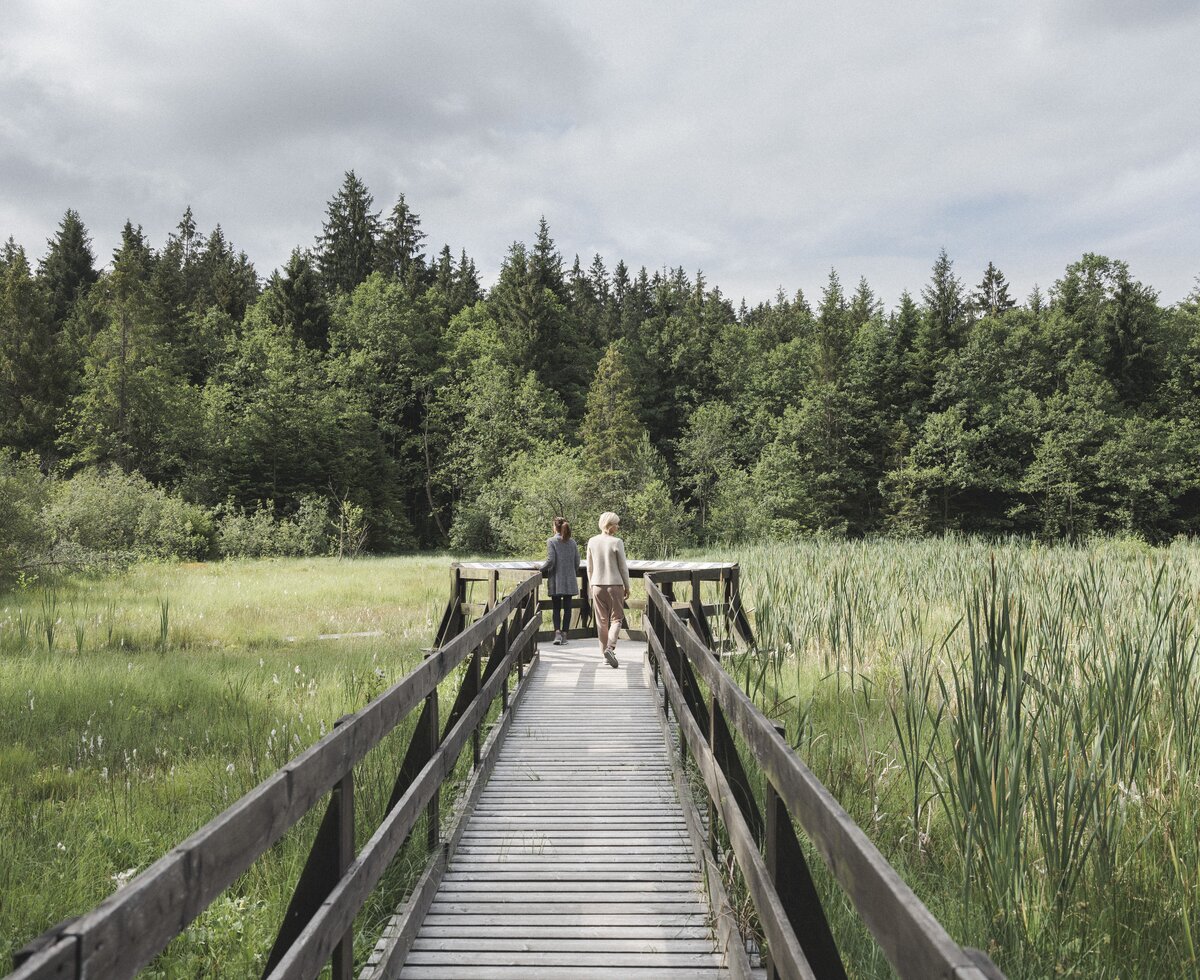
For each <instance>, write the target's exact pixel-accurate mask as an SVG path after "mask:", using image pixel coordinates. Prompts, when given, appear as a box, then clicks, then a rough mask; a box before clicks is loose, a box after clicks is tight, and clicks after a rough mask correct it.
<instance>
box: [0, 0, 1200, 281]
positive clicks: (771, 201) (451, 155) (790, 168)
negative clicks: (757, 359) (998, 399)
mask: <svg viewBox="0 0 1200 980" xmlns="http://www.w3.org/2000/svg"><path fill="white" fill-rule="evenodd" d="M1198 50H1200V4H1198V3H1196V2H1195V0H1186V2H1185V0H1136V2H1135V0H1038V2H1033V0H1009V2H1007V3H1003V4H1001V3H998V2H993V0H925V2H923V3H920V4H907V3H906V4H898V3H884V2H871V3H862V2H854V0H850V2H845V0H843V2H839V3H837V4H830V3H824V2H822V3H817V2H754V0H749V2H738V3H726V2H713V3H704V4H701V3H692V4H683V3H677V2H672V3H667V2H660V3H632V2H608V3H597V2H595V0H591V2H586V3H585V2H574V0H553V2H551V0H547V2H545V3H534V2H522V3H512V2H486V3H484V2H480V3H474V4H465V3H458V2H452V0H451V2H446V0H440V2H428V3H397V2H394V0H391V2H384V0H369V2H368V0H362V2H350V3H346V4H335V3H332V2H316V0H290V2H287V3H283V2H274V3H269V2H257V3H247V2H245V0H203V2H201V0H194V2H192V3H163V2H150V0H109V2H106V3H103V4H98V3H95V2H93V0H3V2H2V3H0V90H2V91H3V93H4V96H3V99H2V101H0V237H7V236H8V235H10V234H11V235H13V236H14V237H15V238H16V239H17V241H18V242H19V243H21V244H23V245H25V246H26V248H27V249H28V250H29V251H30V252H31V253H32V254H33V255H34V256H40V255H41V254H42V253H43V252H44V249H45V241H46V239H47V238H48V237H49V236H50V235H51V234H52V233H53V231H54V229H55V226H56V224H57V222H58V220H59V219H60V218H61V216H62V213H63V211H64V210H65V209H67V208H68V207H72V208H75V209H76V210H78V211H79V212H80V213H81V215H82V216H83V219H84V221H85V223H86V224H87V226H88V228H89V229H90V230H91V233H92V236H93V239H94V245H95V248H96V251H97V252H98V254H99V255H100V256H101V258H102V260H107V259H108V257H109V255H110V254H111V251H112V248H113V246H114V244H115V242H116V239H117V236H118V234H119V231H120V227H121V225H122V223H123V222H124V220H125V219H126V218H127V217H128V218H132V219H133V221H134V222H135V223H141V224H142V225H143V226H144V227H145V229H146V231H147V232H148V234H149V235H150V236H151V239H152V240H153V241H154V242H155V243H157V244H161V242H162V241H163V240H164V239H165V237H166V235H167V233H168V232H169V231H170V230H171V229H172V228H173V227H174V225H175V224H176V223H177V221H178V220H179V215H180V214H181V213H182V211H183V209H184V207H185V206H187V205H189V204H190V205H191V207H192V209H193V210H194V212H195V214H196V217H197V220H198V223H199V225H200V227H201V229H203V230H206V231H207V230H208V229H210V228H211V227H212V226H213V225H214V224H216V223H217V222H220V224H221V225H222V227H223V228H224V229H225V231H226V233H227V235H228V237H229V238H230V239H231V240H232V241H233V242H234V244H235V245H236V246H237V247H239V248H243V249H245V250H246V252H247V253H248V254H249V255H250V257H251V258H252V259H253V260H254V262H255V264H256V265H257V266H258V269H259V271H260V273H262V274H264V275H265V274H266V273H268V272H269V271H270V270H271V269H272V268H274V267H275V266H276V265H278V264H280V263H281V262H282V261H283V260H284V259H285V258H286V256H287V254H288V252H289V251H290V250H291V248H292V247H293V246H295V245H304V246H308V245H311V244H312V242H313V237H314V235H316V234H317V233H318V232H319V231H320V222H321V217H322V214H323V211H324V205H325V202H326V201H327V200H328V199H329V197H330V196H331V195H332V194H333V193H334V191H335V190H336V189H337V187H338V185H339V184H340V182H341V177H342V174H343V172H344V171H345V170H347V169H351V168H353V169H354V170H356V171H357V172H358V174H359V176H360V177H362V178H363V179H364V180H365V181H366V183H367V184H368V186H369V187H370V188H371V190H372V192H373V193H374V196H375V201H376V205H377V206H378V207H379V208H381V209H384V210H386V209H388V208H390V207H391V204H392V203H393V202H394V200H395V197H396V195H397V194H399V193H401V192H403V193H404V194H405V195H406V198H407V200H408V202H409V203H410V205H411V206H413V207H414V208H415V209H416V210H417V211H418V212H419V213H420V215H421V217H422V220H423V223H424V228H425V230H426V231H427V232H428V234H429V238H430V245H431V246H433V248H434V249H436V248H439V247H440V246H441V244H442V243H443V242H448V243H449V244H450V245H451V247H452V248H453V249H454V250H455V253H456V254H457V252H458V250H459V249H461V248H466V250H467V252H468V253H469V254H470V255H471V256H473V257H474V258H475V260H476V262H477V263H478V265H479V267H480V270H481V271H482V273H483V274H484V277H485V280H486V281H487V282H489V283H490V281H491V280H492V278H493V277H494V275H495V273H496V270H497V269H498V266H499V263H500V260H501V258H502V257H503V255H504V252H505V250H506V248H507V247H508V245H509V244H510V243H511V242H512V241H514V240H523V241H528V240H531V239H532V237H533V235H534V233H535V231H536V228H537V222H538V218H539V216H541V215H545V216H546V219H547V220H548V221H549V223H550V228H551V232H552V234H553V235H554V237H555V239H556V240H557V242H558V244H559V246H560V248H561V249H562V251H563V252H564V253H565V254H566V256H567V258H568V261H569V260H570V259H571V258H572V257H573V256H574V255H575V254H576V253H578V254H580V256H581V257H582V259H583V261H584V263H585V264H586V263H587V262H588V261H589V260H590V257H591V255H592V254H594V253H596V252H599V253H600V254H601V255H603V256H604V257H605V259H606V260H607V261H608V264H609V266H610V268H611V266H612V265H613V264H615V262H616V260H617V259H618V258H624V259H625V261H626V262H627V263H629V264H630V265H632V266H634V267H635V268H636V267H637V266H640V265H646V266H648V267H649V268H651V269H653V268H656V267H662V266H665V265H669V266H675V265H682V266H684V267H685V268H687V269H688V270H689V271H694V270H697V269H701V270H703V271H704V273H705V275H706V276H707V277H708V279H709V281H710V282H711V283H715V284H718V285H720V286H721V287H722V289H723V290H724V292H725V293H726V294H727V295H729V296H732V297H733V298H734V299H735V300H736V299H738V298H741V297H743V296H744V297H745V298H746V299H748V300H749V301H750V302H755V301H757V300H760V299H766V298H769V297H770V296H771V295H773V294H774V292H775V291H776V289H777V288H778V287H780V286H782V287H784V288H785V289H786V290H787V291H789V292H791V291H792V290H794V289H796V288H797V287H802V288H803V289H805V291H806V292H808V293H809V294H810V295H811V296H815V295H816V294H817V293H818V292H819V289H820V286H821V284H822V283H823V281H824V280H825V277H826V275H827V274H828V270H829V269H830V268H831V267H836V268H837V269H838V271H839V272H840V273H841V275H842V278H843V280H844V281H846V282H848V283H851V284H852V283H853V282H855V281H857V279H858V277H859V276H863V275H865V276H866V277H867V279H868V281H869V282H870V283H871V284H872V285H873V286H874V287H875V288H876V290H877V292H879V293H880V294H881V295H882V296H883V297H884V299H885V300H886V301H887V302H888V303H889V305H890V304H892V303H894V302H895V300H896V298H897V296H898V295H899V293H900V290H901V289H903V288H905V287H907V288H909V289H911V290H913V291H914V292H915V291H917V290H918V289H919V288H920V286H921V285H922V283H923V282H924V281H925V279H926V278H927V276H928V271H929V268H930V266H931V264H932V262H933V260H934V258H935V257H936V255H937V252H938V249H939V248H941V247H943V246H944V247H945V248H946V249H947V250H948V251H949V253H950V256H951V258H953V259H954V261H955V267H956V270H957V271H958V272H959V273H960V275H961V276H962V277H963V278H964V279H966V280H967V281H968V283H970V284H974V283H975V282H978V280H979V278H980V272H981V270H982V268H983V267H984V266H985V265H986V264H987V262H988V261H989V260H993V261H995V262H996V264H997V265H998V266H999V267H1000V268H1001V269H1002V270H1004V271H1005V272H1006V273H1007V275H1008V276H1009V278H1010V279H1011V280H1012V281H1013V283H1014V286H1015V287H1016V291H1017V292H1018V293H1019V294H1020V295H1021V296H1024V295H1025V294H1026V292H1027V291H1028V290H1029V288H1030V287H1031V286H1032V285H1033V283H1034V282H1038V283H1040V284H1041V285H1042V286H1043V287H1046V286H1048V285H1050V284H1051V283H1052V282H1053V281H1054V279H1056V278H1057V277H1058V276H1059V275H1061V273H1062V270H1063V268H1064V267H1065V266H1066V264H1067V263H1069V262H1071V261H1073V260H1075V259H1077V258H1078V257H1079V256H1080V255H1081V254H1082V253H1083V252H1085V251H1094V252H1101V253H1103V254H1106V255H1109V256H1112V257H1116V258H1122V259H1125V260H1126V261H1128V262H1129V263H1130V264H1131V266H1132V269H1133V272H1134V274H1135V275H1136V276H1138V277H1139V278H1140V279H1142V280H1144V281H1147V282H1149V283H1151V284H1152V285H1154V286H1155V287H1156V288H1157V289H1159V290H1160V292H1161V294H1162V298H1163V300H1164V301H1166V302H1174V301H1175V300H1178V299H1180V298H1182V297H1183V296H1185V295H1186V294H1187V293H1188V292H1189V291H1190V290H1191V289H1192V288H1193V287H1194V285H1195V281H1196V276H1197V275H1198V274H1200V221H1198V220H1197V218H1198V217H1200V71H1198V70H1197V68H1196V52H1197V51H1198Z"/></svg>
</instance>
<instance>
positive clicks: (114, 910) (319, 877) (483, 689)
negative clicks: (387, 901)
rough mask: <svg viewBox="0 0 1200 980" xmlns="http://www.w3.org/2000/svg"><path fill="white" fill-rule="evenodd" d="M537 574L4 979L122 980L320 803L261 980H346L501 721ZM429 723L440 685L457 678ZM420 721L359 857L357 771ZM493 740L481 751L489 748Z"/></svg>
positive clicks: (39, 942)
mask: <svg viewBox="0 0 1200 980" xmlns="http://www.w3.org/2000/svg"><path fill="white" fill-rule="evenodd" d="M540 582H541V576H540V574H531V573H527V574H525V575H524V576H521V577H520V581H518V582H517V583H516V584H515V585H514V587H513V588H512V589H511V591H510V592H509V593H508V594H507V595H499V594H496V595H495V596H494V601H493V602H492V603H491V604H490V606H489V607H488V608H487V609H486V610H485V611H484V613H483V615H482V616H480V617H479V618H478V619H477V620H476V621H475V622H473V623H472V624H470V625H469V626H464V628H462V629H460V630H458V631H456V633H455V634H454V635H453V636H451V637H448V638H446V639H445V640H443V641H442V642H439V644H438V646H437V647H436V649H434V650H432V651H430V653H429V655H428V656H427V657H426V658H425V660H424V661H423V662H422V663H421V665H420V666H418V667H417V668H416V669H415V670H413V671H412V672H411V673H409V674H408V675H407V676H405V677H404V678H403V679H402V680H400V681H398V682H397V683H396V684H394V685H392V686H391V687H390V688H388V689H387V690H386V691H384V692H383V693H382V694H381V695H380V696H379V697H377V698H375V699H374V700H373V701H371V702H370V703H369V704H368V705H366V706H365V707H364V708H362V709H361V710H360V711H357V712H355V713H354V714H352V715H347V716H346V717H344V718H342V719H340V720H339V721H338V723H337V724H336V726H335V727H334V729H333V731H331V732H330V733H329V734H328V735H327V736H325V737H324V738H322V739H321V740H320V741H319V742H317V743H316V744H315V745H313V746H312V747H311V748H309V749H308V750H306V751H305V752H302V753H301V754H300V755H298V756H297V757H296V758H294V759H293V760H291V762H289V763H288V764H287V765H285V766H283V767H282V768H281V769H279V770H277V771H276V772H275V773H273V774H272V775H271V776H269V777H267V779H265V780H264V781H263V782H262V783H260V784H259V785H258V786H257V787H256V788H255V789H253V790H251V791H250V792H249V793H247V794H246V795H245V796H243V797H242V798H241V799H240V800H238V801H237V802H236V803H234V804H233V805H232V806H231V807H229V809H227V810H226V811H225V812H224V813H222V814H220V815H219V816H217V817H216V818H214V819H213V820H212V821H210V822H209V823H207V824H205V825H204V826H203V827H201V828H200V829H199V830H198V831H196V833H194V834H193V835H192V836H191V837H189V838H188V839H187V840H185V841H184V842H183V843H181V844H179V845H178V846H177V847H175V848H173V849H172V850H171V851H170V852H169V853H167V854H166V855H165V856H164V857H162V858H160V859H159V860H158V861H156V862H155V863H154V864H152V865H151V866H150V867H149V868H147V869H146V870H145V871H143V872H142V873H141V874H140V875H138V876H137V877H136V878H134V879H133V880H132V881H130V882H129V884H128V885H126V887H124V888H123V889H121V890H120V891H118V892H116V893H114V894H113V895H110V896H109V897H108V898H107V899H105V900H104V901H103V902H101V903H100V904H99V905H98V906H97V907H96V908H95V909H93V910H92V911H90V912H87V913H85V914H84V915H82V916H79V917H78V918H76V919H72V920H69V921H67V922H64V923H61V924H59V925H57V926H55V927H54V928H53V929H51V930H48V931H47V932H46V933H44V934H43V935H42V936H40V937H38V938H37V939H35V940H34V941H32V942H31V943H29V944H27V945H26V946H25V947H24V948H23V949H22V950H20V951H19V952H18V953H17V954H16V957H15V962H14V968H15V972H14V973H12V974H11V975H10V977H9V980H18V978H19V980H48V978H51V977H54V978H79V980H83V978H88V980H92V978H104V980H116V978H124V977H131V976H133V975H134V974H135V973H137V971H138V970H140V969H141V968H142V967H144V966H146V965H147V964H148V963H150V962H151V960H153V958H154V957H155V956H157V955H158V954H159V953H160V952H161V951H162V950H163V949H164V948H165V947H166V946H167V944H168V943H169V942H170V941H171V940H172V939H174V938H175V937H176V936H178V935H179V934H180V933H182V932H183V931H184V930H185V929H186V928H187V926H188V925H189V923H191V922H192V921H193V920H194V919H195V918H196V917H197V916H198V915H199V914H200V913H201V912H203V911H204V909H206V908H207V907H208V906H209V905H210V904H211V903H212V902H213V901H214V900H215V899H216V898H217V897H218V896H219V895H220V894H221V893H222V892H223V891H225V889H226V888H228V887H229V886H230V885H231V884H232V883H233V882H234V881H235V880H236V879H237V878H238V876H240V875H241V874H242V873H243V872H245V871H246V870H247V869H248V868H249V867H250V866H251V865H252V864H253V863H254V862H255V861H256V860H258V859H259V858H260V857H261V856H262V855H263V854H264V853H265V852H266V851H267V850H268V849H269V848H270V847H272V846H273V845H274V844H275V843H276V842H277V841H279V840H280V838H281V837H283V835H284V834H285V833H286V832H287V831H288V830H289V829H290V828H292V827H293V826H295V824H296V823H298V822H299V821H300V820H301V819H302V818H303V817H304V816H305V815H306V814H307V813H309V812H310V811H312V810H314V809H315V808H316V807H317V806H319V805H320V804H321V802H322V801H323V800H325V799H326V798H327V797H328V800H329V802H328V804H327V805H326V809H325V813H324V816H323V819H322V821H321V825H320V828H319V829H318V831H317V835H316V838H315V841H314V843H313V845H312V850H311V852H310V855H309V858H308V861H307V863H306V865H305V867H304V869H303V871H302V872H301V874H300V879H299V881H298V883H297V885H296V887H295V891H294V893H293V896H292V900H291V903H290V905H289V908H288V910H287V913H286V914H285V916H284V920H283V923H282V924H281V926H280V929H279V933H278V936H277V938H276V940H275V944H274V948H273V949H272V951H271V953H270V956H269V957H268V960H267V965H266V968H265V970H264V973H263V975H264V977H269V978H271V980H283V978H299V977H305V978H311V977H316V976H318V975H319V974H320V973H321V971H322V970H323V969H324V968H325V966H326V965H327V964H330V963H332V968H333V969H332V975H333V977H334V980H350V977H351V976H352V975H353V965H354V964H353V950H354V936H353V924H354V919H355V916H356V915H357V913H358V912H359V910H360V909H361V908H362V907H363V905H364V903H365V902H366V901H367V899H368V898H369V897H370V895H371V893H372V891H373V889H374V888H375V886H376V885H377V884H378V882H379V881H380V879H381V877H382V876H383V874H384V872H385V871H386V869H387V867H388V865H389V864H390V863H391V861H392V859H393V858H394V857H395V856H396V854H397V853H398V852H399V850H400V848H401V847H402V846H403V845H404V843H405V841H406V840H407V839H408V838H409V836H410V835H411V833H412V832H413V829H414V828H415V827H416V825H417V823H418V821H419V820H420V818H421V817H422V816H425V817H426V819H427V826H428V843H429V845H430V848H431V849H433V850H436V848H437V845H438V843H439V836H440V833H439V813H440V805H441V800H440V796H441V789H442V786H443V783H444V782H445V781H446V779H447V777H448V776H450V775H451V774H452V773H453V772H454V771H455V767H456V764H457V762H458V759H459V756H460V754H461V753H462V751H463V750H464V748H465V747H466V746H467V744H468V743H471V745H472V758H473V763H474V765H475V766H476V767H478V766H479V765H480V734H481V728H482V726H483V725H484V723H485V721H487V719H488V717H489V712H490V710H491V707H492V705H493V703H494V702H495V701H496V700H497V699H500V700H501V712H502V717H503V718H504V719H505V720H507V719H508V718H510V717H511V715H510V714H509V712H508V707H509V681H510V675H511V674H512V673H513V672H514V671H515V672H516V674H517V680H518V684H520V683H521V681H522V679H523V673H524V671H523V668H524V664H525V663H526V662H527V660H528V659H529V657H530V655H531V653H532V651H533V649H534V644H535V642H536V635H537V630H538V626H539V623H540V621H541V614H540V611H539V609H538V588H539V585H540ZM464 662H465V664H466V669H465V670H463V671H461V681H460V683H459V687H458V690H457V693H456V695H455V699H454V703H453V707H452V708H451V710H450V714H449V716H448V717H447V718H446V720H445V722H444V723H439V714H440V711H439V704H440V694H439V685H440V684H441V683H442V682H443V681H446V680H447V679H448V678H453V677H457V676H458V675H459V672H458V671H457V668H459V667H460V666H461V665H463V664H464ZM418 709H419V710H420V715H419V717H418V718H417V720H416V724H415V726H414V727H413V730H412V734H411V736H410V740H409V742H408V747H407V751H406V754H405V757H404V761H403V763H402V765H401V767H400V771H399V775H398V776H397V778H396V781H395V785H394V787H393V790H392V794H391V801H390V803H389V805H388V807H387V810H386V813H385V814H384V816H383V818H382V821H381V822H380V824H379V825H378V827H377V828H376V829H375V830H374V831H373V833H372V834H371V837H370V839H369V840H368V841H367V843H366V845H365V846H364V847H363V849H362V850H361V851H359V852H358V853H355V807H354V766H355V765H356V764H357V763H359V762H360V761H361V760H362V759H363V758H364V757H365V756H366V755H367V753H368V752H370V751H371V750H372V749H374V748H375V747H376V746H378V745H379V743H380V742H381V741H382V740H383V738H384V737H385V736H387V735H388V734H389V733H390V732H392V731H394V730H395V729H396V728H397V727H398V726H400V725H401V724H403V723H404V722H405V721H406V720H408V719H409V718H410V717H411V715H412V713H413V712H414V711H416V710H418ZM489 741H490V740H489Z"/></svg>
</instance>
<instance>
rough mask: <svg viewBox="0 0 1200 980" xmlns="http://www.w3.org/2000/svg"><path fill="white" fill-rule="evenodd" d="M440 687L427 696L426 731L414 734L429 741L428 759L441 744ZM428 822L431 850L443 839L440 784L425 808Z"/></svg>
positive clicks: (415, 736) (423, 716) (414, 737)
mask: <svg viewBox="0 0 1200 980" xmlns="http://www.w3.org/2000/svg"><path fill="white" fill-rule="evenodd" d="M438 714H439V711H438V689H437V687H436V685H435V686H434V688H433V690H432V691H430V692H429V695H428V696H427V697H426V698H425V711H423V712H422V713H421V717H422V718H425V719H427V722H426V728H425V731H424V732H417V733H415V734H414V735H413V739H414V741H415V740H416V739H418V738H422V737H424V738H425V739H426V740H427V742H428V752H429V754H428V755H427V756H426V758H427V759H432V758H433V756H434V754H435V753H436V752H437V750H438V746H439V745H441V742H442V736H441V725H440V724H439V718H438ZM425 814H426V822H427V824H428V836H427V838H426V840H427V843H428V846H429V850H431V851H432V850H433V849H434V848H436V847H437V846H438V845H439V844H440V843H441V841H442V787H441V784H440V783H439V784H438V787H437V789H435V790H434V791H433V799H432V800H430V801H429V806H428V807H427V808H426V810H425Z"/></svg>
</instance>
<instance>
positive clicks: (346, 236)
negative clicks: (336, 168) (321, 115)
mask: <svg viewBox="0 0 1200 980" xmlns="http://www.w3.org/2000/svg"><path fill="white" fill-rule="evenodd" d="M373 204H374V201H373V199H372V198H371V193H370V191H368V190H367V185H366V184H364V183H363V182H362V181H361V180H359V179H358V177H357V175H356V174H355V173H354V171H353V170H348V171H346V176H345V179H344V180H343V181H342V186H341V188H340V189H339V190H338V192H337V193H336V194H335V195H334V196H333V198H332V200H330V202H329V204H328V206H327V209H326V220H325V221H324V222H323V223H322V225H321V234H320V235H319V236H318V237H317V267H318V269H319V270H320V273H321V279H322V280H323V281H324V283H325V288H326V289H327V290H328V291H329V293H330V294H331V295H332V294H333V293H335V292H338V291H339V290H340V291H341V292H344V293H350V292H353V290H354V287H355V286H357V285H358V284H359V283H360V282H362V281H363V280H364V279H366V278H367V276H369V275H370V274H371V270H372V269H373V268H374V267H375V248H376V240H377V238H378V236H379V215H378V214H376V213H375V212H374V211H372V210H371V208H372V206H373Z"/></svg>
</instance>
